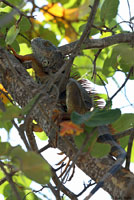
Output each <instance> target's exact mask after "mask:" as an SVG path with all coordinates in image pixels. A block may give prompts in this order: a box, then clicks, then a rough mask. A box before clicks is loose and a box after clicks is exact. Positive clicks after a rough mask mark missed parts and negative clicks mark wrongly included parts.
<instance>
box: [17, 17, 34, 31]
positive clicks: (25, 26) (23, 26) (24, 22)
mask: <svg viewBox="0 0 134 200" xmlns="http://www.w3.org/2000/svg"><path fill="white" fill-rule="evenodd" d="M30 27H31V23H30V21H29V20H28V18H26V17H22V19H21V21H20V23H19V28H20V32H22V33H23V32H26V31H28V30H29V29H30Z"/></svg>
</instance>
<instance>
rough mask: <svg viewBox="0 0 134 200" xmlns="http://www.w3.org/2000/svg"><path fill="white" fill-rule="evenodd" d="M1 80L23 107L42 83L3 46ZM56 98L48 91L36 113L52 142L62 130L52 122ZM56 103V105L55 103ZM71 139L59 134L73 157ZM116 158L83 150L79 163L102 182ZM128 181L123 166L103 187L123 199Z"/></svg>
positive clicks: (133, 177)
mask: <svg viewBox="0 0 134 200" xmlns="http://www.w3.org/2000/svg"><path fill="white" fill-rule="evenodd" d="M0 82H1V83H2V84H3V85H4V87H5V89H6V90H7V91H8V92H9V93H10V94H11V96H12V97H13V99H14V100H15V101H16V102H18V104H19V105H20V106H21V107H24V106H25V105H26V104H27V103H28V102H29V101H30V99H32V98H33V97H34V96H35V94H36V93H37V92H38V90H39V85H38V84H37V83H36V82H34V81H33V79H32V78H31V77H30V76H29V74H28V73H27V72H26V70H25V69H24V67H23V66H22V64H21V63H20V62H19V61H18V60H17V59H16V58H15V57H14V56H13V55H11V54H10V53H9V52H7V51H5V50H3V49H2V48H0ZM54 100H55V99H54V97H53V96H49V94H48V93H46V92H45V91H44V96H43V98H42V99H41V101H40V104H41V105H42V107H41V106H39V105H37V106H36V107H35V108H34V109H33V113H32V117H33V118H34V119H36V121H37V122H38V123H39V125H40V126H41V127H42V128H43V129H44V130H45V132H46V133H47V134H48V136H51V140H52V141H53V143H51V145H52V146H53V144H54V145H55V137H56V132H57V131H58V130H57V128H56V127H57V126H53V125H52V120H51V116H50V115H51V114H52V111H53V110H52V108H53V109H59V108H60V105H55V104H53V102H55V101H54ZM52 105H55V107H54V106H52ZM40 108H41V109H40ZM43 111H44V112H45V113H47V114H48V117H49V120H48V118H47V117H45V116H44V115H43ZM67 140H68V141H69V143H70V145H69V143H66V140H64V137H59V138H58V142H57V147H58V148H59V149H60V150H61V151H63V152H64V153H65V154H66V155H68V156H69V157H70V158H74V157H75V155H76V153H77V151H78V149H77V148H76V146H75V143H74V141H73V138H72V137H67ZM72 147H73V148H72ZM114 162H115V161H114V160H113V159H112V158H111V157H108V156H106V157H104V158H99V159H96V158H92V157H91V156H90V155H89V154H88V153H81V154H80V156H79V157H78V159H77V161H76V164H77V166H78V167H79V168H80V169H81V170H82V171H83V172H85V173H86V174H87V175H88V176H90V177H91V178H92V179H93V180H95V181H96V182H98V181H99V180H100V179H101V177H103V175H104V174H105V173H106V172H107V171H108V169H109V168H110V167H111V166H112V165H113V164H114ZM128 182H129V183H132V184H131V185H130V188H131V186H133V185H134V175H133V174H132V173H131V172H129V171H126V170H124V169H123V168H121V169H120V170H119V171H118V173H116V174H115V175H114V176H113V177H112V178H111V179H110V180H108V181H107V182H106V183H105V184H104V186H103V188H104V189H105V190H106V191H107V192H109V193H110V194H111V196H112V197H113V198H115V199H122V198H123V197H124V193H125V194H129V188H128ZM127 191H128V192H127Z"/></svg>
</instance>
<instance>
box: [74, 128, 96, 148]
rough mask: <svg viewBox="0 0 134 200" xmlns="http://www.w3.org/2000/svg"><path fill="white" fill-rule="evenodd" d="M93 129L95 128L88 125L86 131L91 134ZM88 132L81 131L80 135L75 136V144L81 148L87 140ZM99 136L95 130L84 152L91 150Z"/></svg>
mask: <svg viewBox="0 0 134 200" xmlns="http://www.w3.org/2000/svg"><path fill="white" fill-rule="evenodd" d="M92 130H93V128H90V127H86V133H88V134H90V133H92ZM86 133H81V134H80V135H78V136H75V137H74V141H75V144H76V146H77V147H78V148H79V149H80V147H81V146H82V144H83V142H84V141H85V138H86ZM97 137H98V134H97V133H96V132H95V133H94V134H93V135H92V136H91V138H90V140H89V141H88V143H87V144H86V145H85V147H84V149H83V151H84V152H87V151H88V150H89V148H90V147H91V146H93V145H94V143H95V142H96V139H97Z"/></svg>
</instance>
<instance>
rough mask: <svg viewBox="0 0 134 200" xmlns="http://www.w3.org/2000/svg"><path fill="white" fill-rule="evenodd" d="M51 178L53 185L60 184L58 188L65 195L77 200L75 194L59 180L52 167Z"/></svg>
mask: <svg viewBox="0 0 134 200" xmlns="http://www.w3.org/2000/svg"><path fill="white" fill-rule="evenodd" d="M52 173H53V174H52V179H53V181H54V183H55V185H56V186H57V185H60V190H61V191H62V192H63V193H64V194H65V195H67V196H68V197H69V198H70V199H71V200H78V199H77V197H76V195H75V194H74V193H73V192H71V191H70V190H69V189H68V188H66V187H65V186H64V185H63V184H62V183H61V182H60V180H59V178H58V177H57V175H56V173H55V170H54V169H52Z"/></svg>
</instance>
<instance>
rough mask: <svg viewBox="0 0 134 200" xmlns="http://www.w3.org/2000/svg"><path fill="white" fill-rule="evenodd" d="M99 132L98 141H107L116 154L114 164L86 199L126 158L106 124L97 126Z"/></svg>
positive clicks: (112, 151)
mask: <svg viewBox="0 0 134 200" xmlns="http://www.w3.org/2000/svg"><path fill="white" fill-rule="evenodd" d="M98 132H99V141H101V142H103V143H107V144H110V145H111V153H112V154H113V155H114V154H116V158H117V160H116V162H115V164H114V165H113V166H112V167H111V168H110V170H109V171H108V172H107V173H106V174H105V175H104V176H103V178H102V179H101V180H100V181H99V182H98V183H97V185H96V186H95V187H94V188H93V189H92V190H91V192H90V194H89V196H88V199H90V197H91V196H92V195H93V194H94V193H95V192H97V190H98V189H99V188H100V187H102V186H103V184H104V182H105V181H106V180H107V179H108V178H110V177H111V176H113V175H114V174H115V173H116V172H117V171H118V170H119V169H120V168H121V166H122V164H123V162H124V160H125V158H126V152H125V150H124V149H123V148H122V147H121V146H120V145H119V144H117V143H116V141H115V140H114V139H113V137H112V135H111V133H110V131H109V128H108V126H99V127H98Z"/></svg>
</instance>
